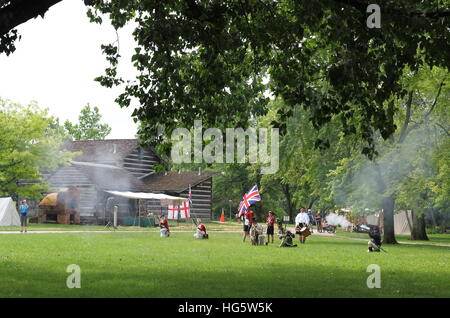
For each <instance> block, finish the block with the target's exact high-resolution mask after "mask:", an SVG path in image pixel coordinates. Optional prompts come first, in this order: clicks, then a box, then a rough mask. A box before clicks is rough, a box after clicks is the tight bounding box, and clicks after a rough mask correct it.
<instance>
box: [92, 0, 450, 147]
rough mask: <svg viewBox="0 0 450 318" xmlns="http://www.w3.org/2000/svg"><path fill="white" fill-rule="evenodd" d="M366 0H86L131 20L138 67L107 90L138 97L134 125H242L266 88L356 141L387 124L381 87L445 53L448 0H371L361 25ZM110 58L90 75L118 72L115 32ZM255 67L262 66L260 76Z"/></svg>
mask: <svg viewBox="0 0 450 318" xmlns="http://www.w3.org/2000/svg"><path fill="white" fill-rule="evenodd" d="M369 3H370V1H358V0H354V1H351V0H347V1H345V0H342V1H337V0H320V1H319V0H309V1H287V0H286V1H257V0H247V1H243V0H233V1H200V0H198V1H195V0H177V1H175V0H172V1H119V0H113V1H103V0H99V1H95V5H94V6H93V7H94V10H93V11H89V16H90V17H91V20H92V21H95V22H101V16H100V15H99V14H107V15H109V17H110V18H111V21H112V24H113V25H114V27H115V28H121V27H123V26H124V25H125V24H126V23H127V22H129V21H135V22H136V23H137V28H136V29H135V31H134V33H133V35H134V37H135V39H136V41H137V43H138V45H137V47H136V54H135V55H134V56H133V58H132V61H133V63H134V66H135V67H136V68H137V70H138V71H139V72H140V75H139V76H137V78H136V79H135V80H132V81H129V82H126V88H125V91H124V93H123V94H121V95H120V96H119V97H118V98H117V102H118V103H119V105H121V106H122V107H126V106H128V105H130V103H131V100H133V99H137V100H138V103H139V105H140V107H139V108H138V109H136V111H135V112H134V115H135V116H136V117H137V118H138V119H139V120H140V122H141V123H142V128H141V131H140V133H141V135H143V136H145V137H147V138H146V139H151V138H152V137H154V136H155V135H157V133H158V124H160V123H164V124H165V125H166V128H169V130H170V129H171V128H174V127H176V126H177V125H179V123H180V122H181V123H183V125H187V123H192V122H193V120H194V119H195V118H202V119H203V121H204V123H205V125H214V126H220V125H223V123H233V124H235V125H241V126H245V125H246V124H247V120H248V118H249V117H250V116H252V115H259V114H261V113H264V112H265V105H266V100H265V99H264V98H262V97H261V94H262V93H263V92H264V91H265V90H266V89H268V88H270V89H271V91H272V92H273V93H274V94H275V95H277V96H281V97H283V99H284V100H285V101H286V103H287V107H286V108H284V109H282V110H280V112H281V116H280V121H278V122H276V123H274V124H276V125H277V126H278V127H280V128H282V129H283V128H284V127H285V119H286V118H288V117H290V116H291V115H292V108H293V106H294V105H298V104H300V105H302V106H303V107H305V108H310V109H311V110H312V118H311V120H312V123H313V125H314V126H315V127H316V128H317V127H320V126H322V125H324V124H325V123H327V122H329V121H330V119H331V117H332V116H333V115H334V114H339V115H340V116H341V120H342V122H343V124H344V125H343V127H344V128H343V129H344V132H345V133H346V134H356V135H358V136H360V137H361V138H362V139H363V140H365V141H366V142H367V144H366V146H365V147H364V152H365V153H366V154H369V155H371V154H373V153H374V142H373V137H372V136H373V132H374V131H379V132H380V133H381V135H382V136H383V138H388V136H390V135H391V134H392V133H393V132H394V131H395V128H396V127H395V123H394V121H393V115H394V112H395V110H394V106H393V104H392V103H386V101H388V100H389V98H391V96H392V95H394V94H395V95H399V96H402V95H404V94H405V91H404V90H403V89H402V87H401V85H400V84H399V78H400V76H401V74H402V72H403V69H404V67H405V66H406V65H408V66H409V67H410V68H411V69H412V70H413V71H414V70H417V69H418V68H419V67H420V66H421V65H423V64H424V63H427V64H428V65H430V66H434V65H439V66H443V67H448V66H449V65H450V50H449V43H450V32H449V10H448V9H447V7H448V5H449V3H450V2H449V1H429V2H426V3H424V2H422V1H409V0H403V1H387V0H385V1H379V2H378V4H379V5H380V7H381V12H382V23H381V28H380V29H370V28H368V27H367V25H366V19H367V17H368V15H369V14H368V13H366V9H367V6H368V5H369ZM103 51H104V53H105V54H106V56H107V59H108V60H109V61H110V63H111V65H110V67H109V68H107V69H106V74H105V75H103V76H101V77H99V78H98V79H97V80H98V81H99V82H100V83H101V84H102V85H104V86H107V87H111V86H113V85H118V84H120V83H123V82H124V80H123V79H122V78H120V77H118V76H117V71H116V67H117V63H118V58H119V55H120V52H119V50H118V47H117V44H110V45H105V46H103ZM265 76H268V77H269V78H270V82H269V83H268V84H267V85H264V84H263V79H264V77H265Z"/></svg>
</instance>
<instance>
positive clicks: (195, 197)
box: [179, 178, 212, 222]
mask: <svg viewBox="0 0 450 318" xmlns="http://www.w3.org/2000/svg"><path fill="white" fill-rule="evenodd" d="M191 191H192V208H191V217H196V218H201V219H202V221H205V222H206V221H210V220H211V215H212V178H209V179H207V180H205V181H203V182H201V183H199V184H197V185H195V186H192V187H191ZM179 196H180V197H183V198H188V197H189V189H186V190H184V191H183V192H181V193H180V194H179Z"/></svg>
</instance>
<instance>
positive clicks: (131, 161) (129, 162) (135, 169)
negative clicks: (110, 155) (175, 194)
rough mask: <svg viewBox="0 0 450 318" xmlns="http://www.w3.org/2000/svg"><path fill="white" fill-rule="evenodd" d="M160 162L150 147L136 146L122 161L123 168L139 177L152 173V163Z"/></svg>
mask: <svg viewBox="0 0 450 318" xmlns="http://www.w3.org/2000/svg"><path fill="white" fill-rule="evenodd" d="M158 163H160V161H159V159H158V157H157V156H156V155H155V153H154V152H153V151H151V150H150V149H143V148H138V149H136V150H134V151H133V152H132V153H130V154H129V155H127V156H126V157H125V158H124V159H123V161H122V166H123V168H125V169H127V170H128V171H130V172H131V173H132V174H133V175H134V176H135V177H137V178H140V177H143V176H145V175H149V174H151V173H154V172H155V170H154V168H153V165H155V164H158Z"/></svg>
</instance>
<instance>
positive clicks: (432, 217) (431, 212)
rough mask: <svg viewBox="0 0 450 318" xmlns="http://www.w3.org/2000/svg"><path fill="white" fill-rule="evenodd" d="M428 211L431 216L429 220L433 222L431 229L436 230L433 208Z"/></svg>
mask: <svg viewBox="0 0 450 318" xmlns="http://www.w3.org/2000/svg"><path fill="white" fill-rule="evenodd" d="M429 211H430V216H431V222H432V223H433V229H434V230H436V227H437V222H436V215H434V208H431V209H430V210H429Z"/></svg>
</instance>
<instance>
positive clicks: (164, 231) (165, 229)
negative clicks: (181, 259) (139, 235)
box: [159, 215, 170, 237]
mask: <svg viewBox="0 0 450 318" xmlns="http://www.w3.org/2000/svg"><path fill="white" fill-rule="evenodd" d="M159 228H160V233H161V237H167V236H169V235H170V228H169V222H167V219H166V218H165V216H164V215H161V218H160V220H159Z"/></svg>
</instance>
